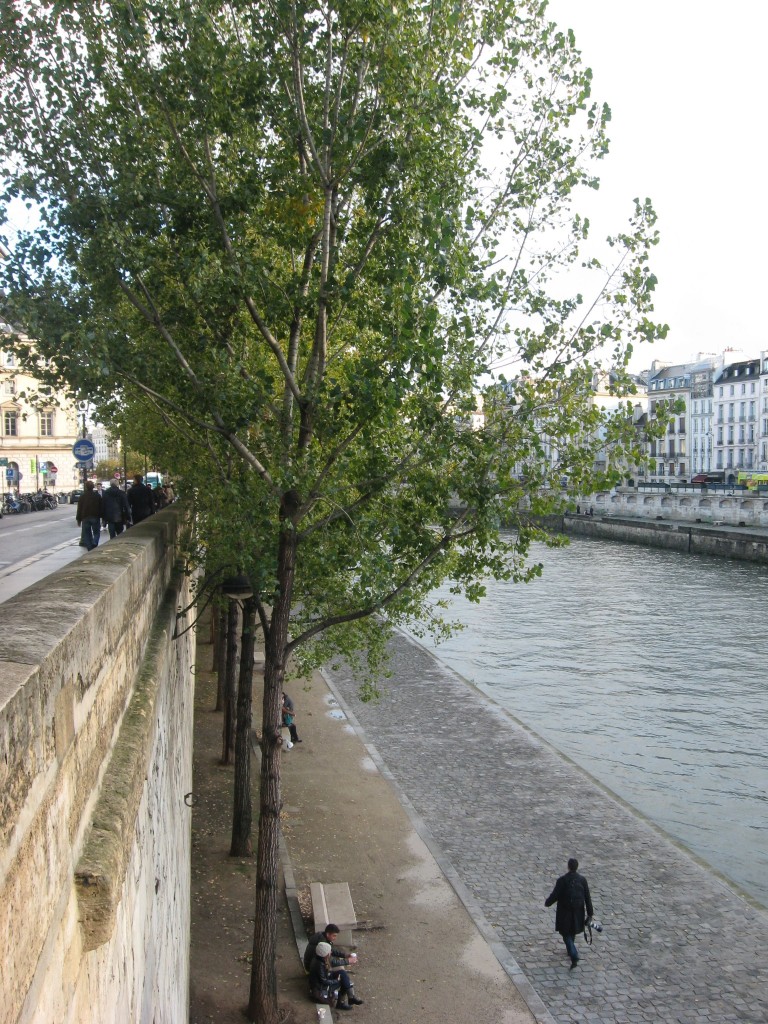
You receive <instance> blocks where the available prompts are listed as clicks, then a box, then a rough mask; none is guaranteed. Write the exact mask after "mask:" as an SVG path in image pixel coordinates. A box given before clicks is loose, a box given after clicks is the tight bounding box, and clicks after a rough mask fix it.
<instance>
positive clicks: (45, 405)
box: [0, 349, 82, 494]
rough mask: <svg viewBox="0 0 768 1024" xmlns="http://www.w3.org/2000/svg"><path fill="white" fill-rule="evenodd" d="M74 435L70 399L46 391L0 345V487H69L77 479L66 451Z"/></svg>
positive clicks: (75, 428)
mask: <svg viewBox="0 0 768 1024" xmlns="http://www.w3.org/2000/svg"><path fill="white" fill-rule="evenodd" d="M77 436H78V418H77V410H76V408H75V406H74V403H72V402H71V401H68V400H67V399H66V398H65V397H64V396H63V395H61V394H57V393H55V392H53V391H48V392H46V391H45V389H44V388H43V387H41V386H40V384H39V382H38V381H37V380H35V378H34V377H33V376H31V375H30V374H29V373H27V372H26V371H25V370H23V369H22V368H21V367H20V366H19V365H18V362H17V359H16V356H15V355H14V353H13V352H11V351H6V350H2V349H0V476H1V479H0V488H1V490H2V493H3V494H5V493H7V492H9V491H11V492H13V493H15V494H18V493H30V492H34V491H38V490H49V491H51V492H55V491H56V490H57V489H58V490H60V491H69V490H71V489H72V488H74V487H76V486H77V485H78V483H79V481H80V478H81V475H82V474H81V471H80V470H79V469H78V466H77V463H76V462H75V458H74V455H73V454H72V445H73V444H74V443H75V441H76V440H77Z"/></svg>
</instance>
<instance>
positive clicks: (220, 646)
mask: <svg viewBox="0 0 768 1024" xmlns="http://www.w3.org/2000/svg"><path fill="white" fill-rule="evenodd" d="M211 643H212V644H213V671H214V672H215V673H216V707H215V708H214V709H213V710H214V711H223V710H224V650H225V648H226V643H227V617H226V612H225V611H224V609H223V608H214V610H213V614H212V615H211Z"/></svg>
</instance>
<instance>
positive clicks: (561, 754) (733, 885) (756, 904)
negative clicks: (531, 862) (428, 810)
mask: <svg viewBox="0 0 768 1024" xmlns="http://www.w3.org/2000/svg"><path fill="white" fill-rule="evenodd" d="M394 632H395V633H396V634H397V635H399V636H400V637H401V638H402V639H404V640H406V641H408V642H410V643H413V644H415V645H416V646H417V647H420V648H421V649H422V650H423V651H424V652H425V653H426V654H427V655H428V656H429V657H430V658H432V659H433V660H434V661H435V662H437V664H439V665H440V666H441V667H442V668H443V669H444V670H445V671H446V672H450V673H451V674H452V675H454V676H455V677H456V678H457V679H459V680H461V682H462V683H463V684H464V685H465V686H466V687H467V688H468V689H470V690H472V691H473V693H475V694H476V695H477V696H478V697H479V698H480V700H482V701H485V702H486V703H487V704H489V705H490V706H491V707H493V709H494V710H495V711H496V712H497V713H500V714H502V715H503V716H504V717H505V718H508V719H509V720H510V721H511V722H514V724H515V725H516V726H517V727H518V728H519V729H521V730H522V731H523V732H524V733H526V734H527V735H528V736H531V737H533V739H535V741H536V742H537V743H540V744H541V745H542V747H545V748H546V749H547V750H549V751H550V753H551V754H553V755H554V756H555V757H558V758H560V759H561V760H562V761H565V762H566V763H567V764H568V765H570V766H571V767H573V768H575V769H576V771H578V772H580V773H581V774H582V775H584V776H585V777H586V778H587V779H588V780H589V781H590V782H591V783H592V785H593V786H595V788H596V789H599V790H600V792H601V793H602V794H603V796H605V797H607V798H608V799H610V800H613V801H614V803H616V804H618V805H619V807H621V808H623V809H624V810H625V811H627V812H628V813H629V814H632V815H634V816H635V817H636V818H638V819H639V820H640V821H642V822H643V823H644V824H645V825H647V826H648V828H650V829H651V831H652V832H654V833H655V834H656V835H658V836H659V837H660V838H662V839H665V840H666V841H667V842H668V843H671V844H672V846H674V847H675V849H677V850H679V851H680V852H681V853H683V854H684V855H685V856H687V857H690V859H691V860H692V861H693V862H694V863H695V864H698V866H699V867H700V868H703V869H704V870H705V871H708V872H709V873H710V874H711V875H713V877H715V878H716V879H717V880H718V881H719V882H722V884H723V885H725V886H726V887H727V888H728V889H730V891H731V892H732V893H733V895H734V896H736V897H737V898H738V899H740V900H743V901H744V903H746V904H747V905H748V906H750V907H752V908H753V909H754V910H759V911H762V912H763V913H768V906H766V904H764V903H762V902H761V901H760V900H759V899H757V897H755V896H753V895H752V894H751V893H749V892H747V891H746V890H745V889H742V888H741V886H740V885H739V884H738V882H735V881H734V880H733V879H732V878H729V877H728V876H727V875H725V874H723V872H722V871H719V870H718V869H717V868H716V867H714V866H713V865H712V864H710V862H709V861H708V860H706V859H705V858H704V857H701V856H700V855H699V854H697V853H696V852H695V851H694V850H692V849H691V848H690V847H689V846H687V845H686V844H685V843H684V842H683V841H682V840H681V839H678V838H677V837H676V836H674V835H672V833H671V832H668V831H667V830H666V829H665V828H663V826H661V825H659V824H658V823H657V822H655V821H654V820H653V819H652V818H650V817H648V815H647V814H644V813H643V811H641V810H640V809H639V808H637V807H635V805H634V804H632V803H630V802H629V801H628V800H625V799H624V797H622V796H620V795H619V794H618V793H616V792H615V791H614V790H612V789H611V788H610V786H607V785H606V784H605V783H604V782H601V780H600V779H598V778H597V776H596V775H593V774H592V773H591V772H590V771H589V769H588V768H585V767H584V765H583V764H581V763H580V762H579V761H577V760H575V759H574V758H573V757H571V755H570V754H566V753H565V751H563V750H561V749H560V748H559V747H556V746H555V745H554V743H552V742H551V741H550V740H548V739H546V738H545V737H544V736H542V734H541V733H539V732H536V730H535V729H533V728H532V727H531V726H530V725H528V724H527V723H526V722H524V721H523V720H522V719H520V718H518V717H517V715H515V714H513V713H512V712H511V711H510V710H509V709H508V708H505V707H504V706H503V705H502V704H500V703H499V702H498V701H497V700H495V699H494V698H493V697H492V696H491V695H490V694H488V693H486V691H485V690H483V689H481V687H479V686H478V685H477V684H476V683H473V682H472V681H471V680H470V679H467V677H466V676H464V675H462V674H461V672H459V671H458V670H457V669H455V668H454V667H453V665H449V664H448V662H447V661H444V660H443V659H442V658H441V657H440V655H439V654H438V653H437V652H436V651H435V650H434V648H432V647H430V646H429V645H428V644H425V643H424V642H423V641H422V640H420V639H419V638H418V637H416V636H412V635H411V634H410V633H409V632H408V631H407V630H405V629H402V628H400V627H399V626H398V627H395V630H394ZM323 676H324V678H325V680H326V682H327V683H328V684H329V686H330V685H332V682H331V680H329V679H328V678H327V677H326V675H325V674H323ZM334 692H335V693H337V692H338V691H337V688H335V687H334Z"/></svg>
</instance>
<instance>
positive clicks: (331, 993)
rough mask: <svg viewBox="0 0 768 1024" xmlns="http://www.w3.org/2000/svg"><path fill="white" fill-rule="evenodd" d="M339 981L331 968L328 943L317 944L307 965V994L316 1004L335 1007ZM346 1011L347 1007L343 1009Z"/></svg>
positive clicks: (329, 945)
mask: <svg viewBox="0 0 768 1024" xmlns="http://www.w3.org/2000/svg"><path fill="white" fill-rule="evenodd" d="M340 985H341V981H340V980H339V976H338V968H337V969H336V970H334V968H333V967H332V966H331V944H330V942H318V944H317V946H315V953H314V956H313V957H312V960H311V961H310V964H309V994H310V996H311V997H312V998H313V999H314V1000H315V1002H316V1003H328V1004H330V1005H331V1006H333V1005H335V1002H336V1000H337V999H338V996H339V987H340ZM345 1009H347V1007H345Z"/></svg>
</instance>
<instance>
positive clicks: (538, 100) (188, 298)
mask: <svg viewBox="0 0 768 1024" xmlns="http://www.w3.org/2000/svg"><path fill="white" fill-rule="evenodd" d="M2 21H3V26H4V29H5V31H4V33H3V37H2V42H1V43H0V47H1V48H2V59H3V64H4V66H5V67H6V69H7V75H6V78H5V80H4V83H3V86H2V97H1V101H0V124H1V125H2V137H3V140H4V141H3V149H4V161H3V169H2V173H3V178H4V180H5V182H6V190H5V196H4V199H5V201H6V202H7V201H9V200H11V199H14V200H19V199H21V200H24V201H27V202H29V203H32V204H35V205H36V207H37V209H38V210H39V218H40V224H39V226H38V227H37V228H35V229H34V230H32V231H30V232H27V233H21V234H20V235H18V236H17V237H15V238H11V237H10V236H7V237H6V238H5V245H6V247H7V248H8V249H9V251H10V258H9V259H8V260H6V261H5V262H4V265H3V270H2V273H3V276H4V286H5V289H6V296H7V297H6V318H10V319H12V320H13V321H14V322H18V323H23V324H24V325H25V327H26V329H27V331H28V332H29V334H30V335H31V336H32V337H34V338H35V339H36V345H37V347H38V350H39V351H40V353H41V354H42V355H43V356H44V357H46V358H47V359H48V360H49V363H48V368H47V373H48V375H49V376H50V378H51V380H52V381H54V382H56V383H61V382H62V381H65V382H67V383H68V384H69V385H70V386H72V387H73V388H74V389H75V390H76V391H77V392H78V393H80V394H81V395H85V396H87V397H88V399H89V400H91V401H93V402H95V403H96V405H97V406H98V407H99V408H100V409H101V410H102V413H103V415H104V416H105V418H107V419H108V418H109V416H110V415H111V416H112V417H113V418H114V417H117V419H118V420H122V421H123V422H128V423H133V424H144V437H145V445H146V446H149V445H152V444H154V449H152V448H148V447H146V446H145V447H144V450H153V454H155V449H156V447H157V439H158V438H162V439H163V442H164V443H165V444H167V448H166V451H165V453H164V457H163V459H162V461H163V462H164V463H165V464H166V466H167V468H169V469H170V470H171V471H173V472H174V474H177V475H178V474H181V475H183V476H186V477H187V478H188V480H189V481H190V482H194V486H195V490H196V494H197V497H198V509H199V521H198V527H199V529H198V537H199V554H200V555H201V556H202V557H206V558H208V559H211V558H213V555H212V552H213V550H214V549H215V550H216V552H217V553H216V556H215V557H216V560H217V561H220V562H221V563H222V564H224V563H227V562H229V563H235V562H236V563H237V564H238V565H240V566H241V567H242V568H243V569H244V570H245V571H248V572H249V573H251V574H252V575H253V577H254V579H255V580H257V581H258V590H259V595H260V598H261V600H262V602H263V604H262V612H263V623H264V625H265V626H267V618H266V609H267V607H268V606H272V607H274V606H275V604H276V603H277V602H278V599H279V598H283V599H285V600H288V601H289V603H290V605H291V607H292V614H293V625H292V627H291V628H292V636H293V639H292V640H290V641H286V645H285V653H287V652H289V651H295V650H296V649H297V648H298V647H300V646H301V645H302V644H307V645H308V646H307V649H308V652H309V654H308V656H310V654H311V657H312V658H317V659H320V658H321V657H325V656H326V655H327V654H328V653H329V650H330V649H332V648H333V647H334V646H340V647H342V648H343V649H352V648H354V647H356V646H358V645H359V644H360V643H361V642H363V643H364V644H365V645H367V646H368V647H369V649H370V650H373V649H374V648H375V643H374V640H373V638H372V634H371V631H372V630H373V631H375V628H376V627H375V626H374V625H372V624H370V623H368V624H365V620H366V619H367V618H368V617H369V616H370V615H371V614H372V613H373V612H376V611H386V614H387V616H388V617H389V619H390V621H395V622H396V621H399V620H402V619H405V618H408V617H411V616H414V615H417V614H420V613H423V611H424V608H425V603H426V602H427V600H428V597H427V596H428V594H429V592H430V591H431V589H432V588H433V587H434V586H435V584H437V583H438V582H439V581H440V580H441V579H443V578H445V576H446V575H449V576H451V577H452V578H454V579H455V580H456V581H457V584H458V585H459V586H460V587H463V588H465V589H466V591H467V592H468V593H469V594H470V596H472V597H478V596H480V594H481V593H482V586H481V584H479V583H478V580H479V579H481V578H482V576H483V575H484V574H487V573H491V574H494V575H496V576H507V577H515V578H527V575H528V574H529V573H530V572H535V571H536V567H533V569H530V568H526V567H525V562H524V556H525V552H526V549H527V543H528V540H529V539H530V536H531V535H532V527H531V526H530V525H529V524H528V522H527V520H526V519H525V518H524V517H521V510H527V509H530V508H533V509H534V510H535V511H546V510H548V509H551V508H553V507H555V503H556V500H555V499H554V498H553V496H552V495H553V493H554V492H553V491H552V490H551V489H550V485H551V484H552V481H553V479H555V478H559V477H560V476H561V475H562V474H563V473H568V474H569V475H570V477H571V479H572V480H573V481H574V484H575V485H578V486H580V487H582V488H584V489H589V487H590V485H595V484H597V483H604V482H606V481H608V482H610V479H612V477H611V473H613V474H614V476H613V478H615V473H616V467H620V466H621V465H623V464H625V463H626V462H628V461H632V460H634V459H636V458H637V457H638V450H637V438H636V436H635V435H634V434H633V432H632V430H631V416H630V413H629V403H628V402H627V403H624V404H622V405H621V407H620V409H619V412H618V413H617V414H614V415H613V417H612V418H610V422H608V418H607V417H606V416H605V415H604V414H602V413H601V412H600V410H599V409H598V408H597V407H596V406H594V405H590V403H589V399H588V394H589V389H590V387H591V382H592V379H593V376H594V374H595V372H596V370H597V368H598V367H599V366H600V364H601V361H602V360H603V359H606V360H607V362H608V363H609V364H610V366H611V367H612V368H613V370H614V379H615V384H616V388H617V389H618V391H619V393H620V394H623V395H625V396H629V395H630V394H631V386H630V383H629V379H628V378H627V376H626V374H625V372H624V368H625V367H626V363H627V359H628V355H629V353H630V352H631V346H632V343H633V342H634V341H635V340H637V339H639V338H641V339H647V340H652V339H653V338H654V337H656V336H658V335H659V334H662V333H663V332H664V328H659V327H658V326H657V325H655V324H654V323H652V322H651V321H650V320H649V319H648V317H649V315H650V312H651V310H652V293H653V288H654V284H655V278H654V276H653V274H652V273H651V271H650V269H649V267H648V256H649V253H650V251H651V249H652V246H653V245H654V244H655V242H656V240H657V236H656V231H655V215H654V213H653V210H652V208H651V206H650V203H648V202H647V201H646V202H643V203H639V202H638V203H636V206H635V211H634V214H633V217H632V219H631V222H630V224H629V226H628V228H627V229H626V231H624V232H622V233H619V234H617V235H616V237H615V238H613V239H611V244H612V247H613V253H614V254H615V257H616V259H615V262H614V263H612V264H610V265H607V264H604V263H603V262H602V260H601V259H599V258H598V257H597V256H595V255H594V254H592V253H586V254H585V252H584V249H585V246H587V245H588V243H589V239H588V235H589V225H588V223H587V222H586V221H585V220H583V219H582V218H580V217H579V216H578V215H577V214H575V213H574V211H573V209H572V204H573V199H574V197H575V196H576V195H577V194H578V191H579V189H582V188H596V187H597V185H598V180H597V177H596V175H595V170H594V164H595V161H596V160H599V159H600V157H601V156H603V155H604V153H605V152H606V151H607V146H608V141H607V137H606V127H607V124H608V121H609V118H610V111H609V109H608V108H607V107H606V106H605V105H601V104H599V103H597V102H595V101H594V100H593V99H592V95H591V89H592V81H591V72H590V71H589V69H585V68H584V67H583V66H582V65H581V61H580V55H579V52H578V50H577V48H576V46H575V41H574V39H573V36H572V34H571V33H570V32H562V31H560V30H559V29H558V28H557V27H556V26H555V25H553V24H551V23H550V22H549V21H548V20H547V17H546V5H545V4H544V3H539V2H533V0H523V2H511V0H480V2H473V3H461V2H458V3H457V2H440V0H438V2H432V3H423V4H422V3H406V4H403V5H397V6H395V5H386V4H383V3H380V2H377V0H345V2H344V3H339V4H337V3H314V2H295V0H293V2H291V0H272V2H259V3H251V2H246V0H233V2H229V3H220V2H214V0H163V2H154V0H119V2H118V0H115V2H108V0H102V2H97V3H93V2H90V0H89V2H87V3H86V2H78V0H68V2H67V0H62V2H55V3H51V2H36V0H31V2H25V3H20V2H12V0H2ZM576 266H581V267H582V268H583V269H584V270H585V271H589V272H590V273H591V276H592V278H596V280H597V284H596V285H595V291H594V293H593V296H592V298H590V299H588V300H585V299H584V298H583V296H582V294H579V293H574V294H569V293H568V292H567V287H566V283H567V279H566V278H564V277H563V271H564V270H565V269H568V268H571V267H576ZM582 290H583V289H582ZM500 360H503V361H504V364H505V365H507V366H510V367H511V370H510V371H509V376H510V378H511V380H512V382H513V390H514V401H513V402H512V404H510V403H509V402H505V401H501V393H500V391H499V389H498V387H497V386H496V384H495V383H494V382H493V378H492V375H491V373H490V370H491V369H492V367H493V366H494V365H495V364H496V363H497V362H498V361H500ZM483 387H484V388H485V389H486V392H487V394H486V398H487V401H486V414H487V415H486V423H485V427H484V428H483V429H478V430H470V429H468V423H469V418H470V416H471V414H472V412H473V411H474V410H475V408H476V406H477V403H478V395H479V392H480V391H481V390H482V388H483ZM507 390H509V388H508V389H507ZM115 396H119V405H120V407H121V411H120V412H119V413H116V412H115V410H114V406H115ZM152 438H154V442H153V441H152ZM174 438H175V439H176V440H175V441H174ZM606 444H609V445H610V446H611V447H612V448H615V449H616V452H617V454H616V455H615V457H614V460H613V463H612V467H613V468H612V469H611V471H610V472H609V474H608V476H605V477H596V476H595V473H594V468H593V467H594V459H595V454H596V452H597V451H598V450H599V449H601V448H603V447H605V445H606ZM553 451H554V452H555V453H556V455H555V456H554V457H553V455H552V453H553ZM451 508H453V509H454V510H455V509H456V508H458V509H461V510H463V511H460V512H458V513H456V512H455V511H454V512H451ZM500 523H505V524H508V525H511V526H517V527H518V528H519V529H518V532H517V533H516V534H515V536H514V539H511V540H510V539H509V538H506V539H502V538H501V537H500V535H499V529H498V528H499V524H500ZM286 531H290V533H291V535H292V538H293V541H295V551H294V555H295V564H293V565H292V567H291V569H290V573H289V576H290V579H289V578H288V577H286V566H285V563H284V562H283V561H281V558H282V555H281V543H282V542H284V539H285V534H286ZM435 615H436V618H435V627H436V628H437V629H440V628H442V624H441V622H440V619H439V612H437V610H435ZM329 630H330V632H329Z"/></svg>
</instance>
